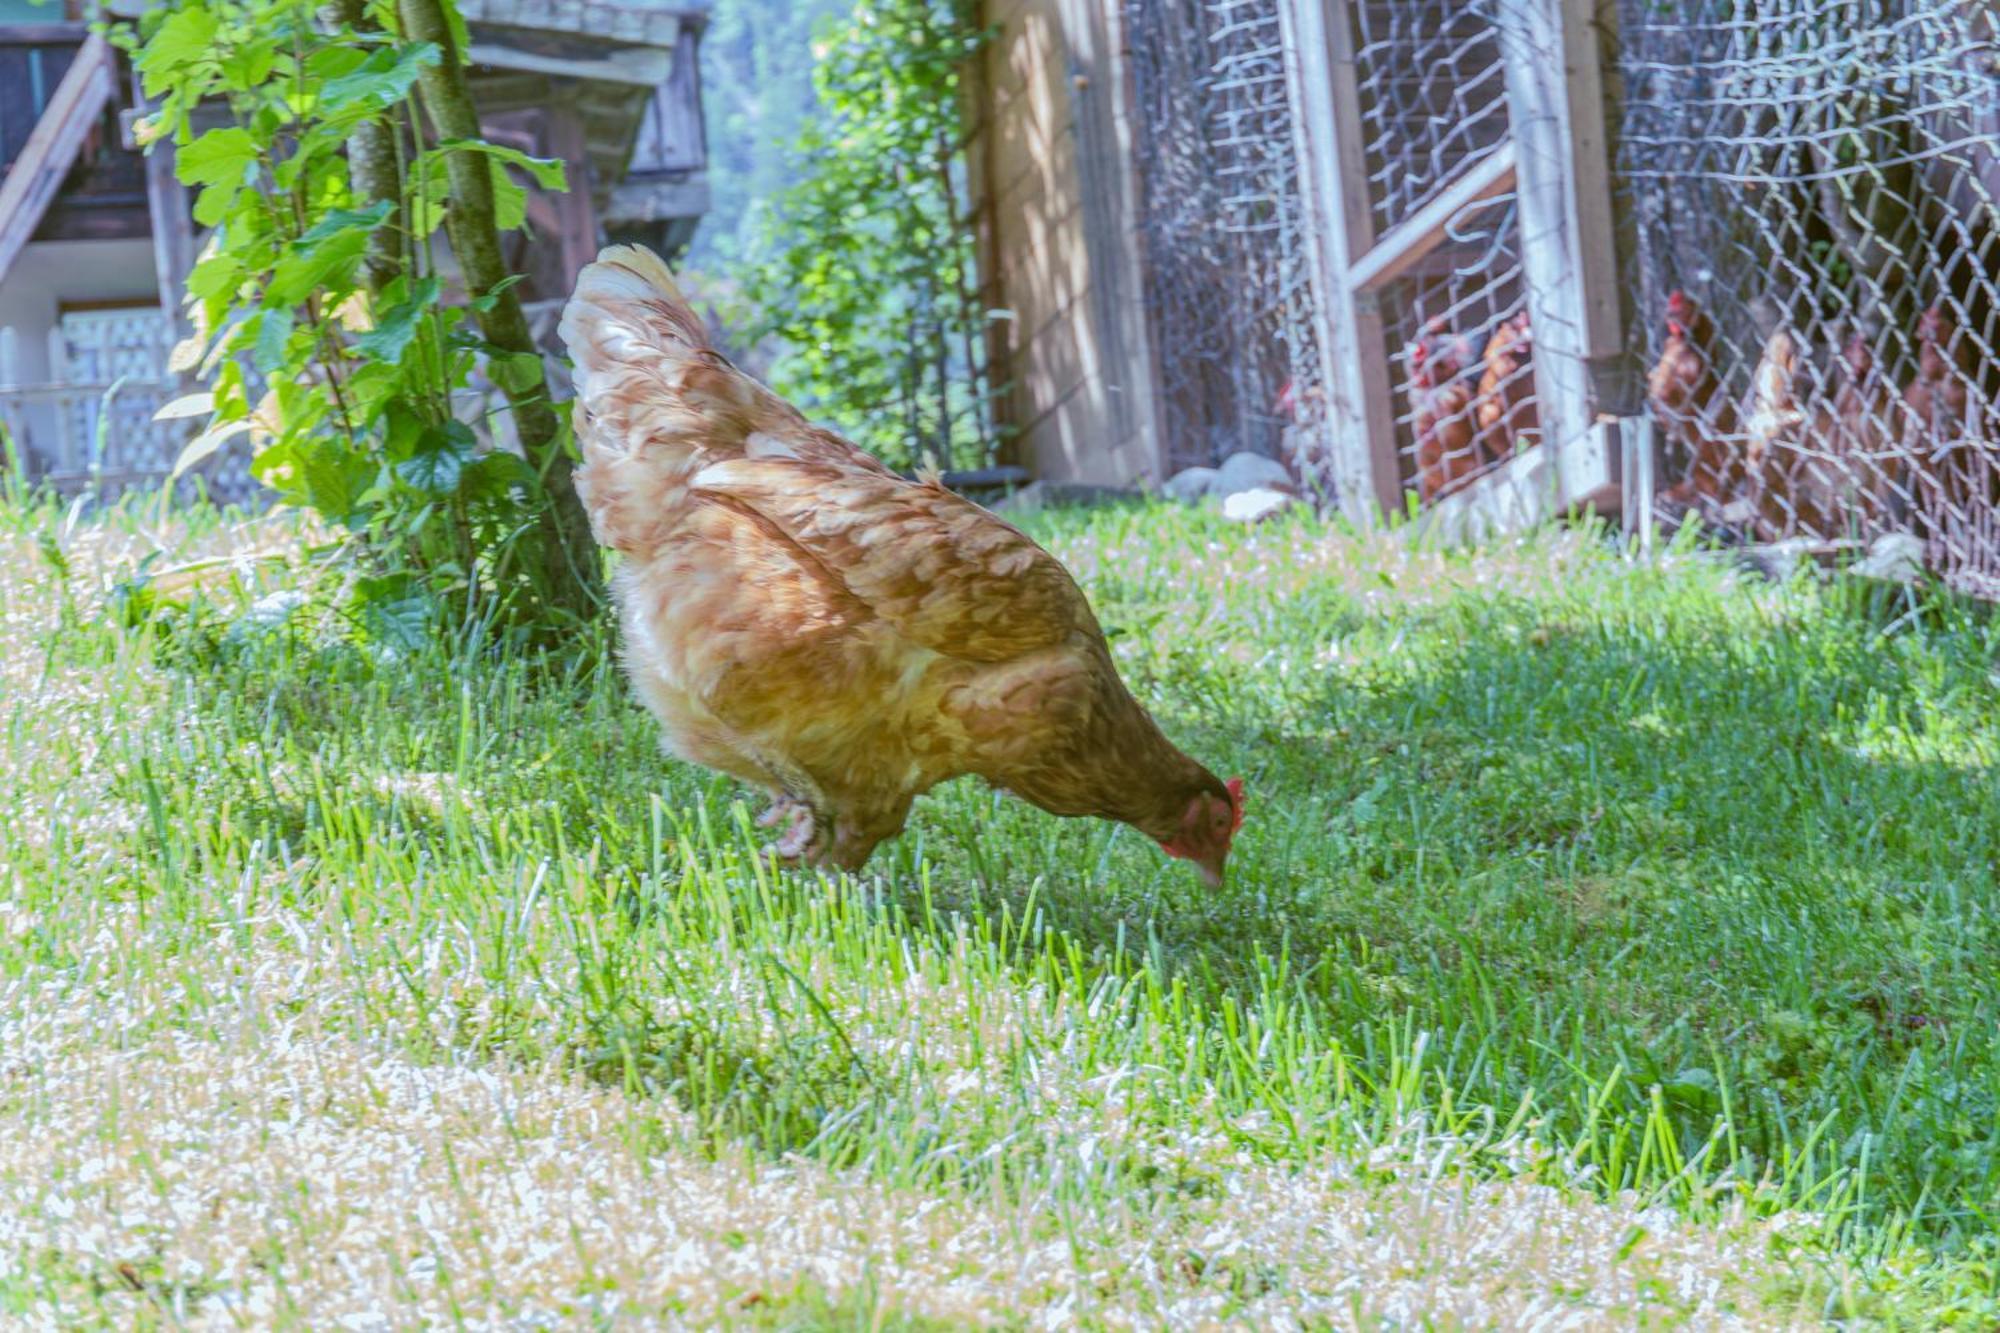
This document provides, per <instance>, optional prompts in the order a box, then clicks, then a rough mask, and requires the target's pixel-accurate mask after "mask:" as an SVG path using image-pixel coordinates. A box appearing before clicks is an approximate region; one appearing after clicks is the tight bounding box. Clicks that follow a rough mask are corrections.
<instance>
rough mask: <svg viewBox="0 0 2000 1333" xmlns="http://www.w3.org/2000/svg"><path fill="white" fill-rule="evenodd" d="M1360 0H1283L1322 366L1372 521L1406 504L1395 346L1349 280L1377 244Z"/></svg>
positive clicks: (1336, 443) (1363, 508)
mask: <svg viewBox="0 0 2000 1333" xmlns="http://www.w3.org/2000/svg"><path fill="white" fill-rule="evenodd" d="M1360 2H1361V0H1283V3H1282V4H1280V5H1279V8H1278V12H1279V17H1280V20H1281V28H1282V32H1283V34H1284V43H1285V49H1286V57H1287V58H1286V61H1285V66H1286V76H1287V78H1288V80H1289V82H1290V86H1291V92H1292V100H1293V105H1295V106H1297V107H1299V108H1300V110H1301V112H1302V114H1301V115H1299V116H1298V117H1297V119H1296V123H1297V124H1298V126H1299V135H1300V137H1301V144H1300V153H1299V157H1300V161H1301V164H1302V167H1303V174H1304V176H1305V178H1306V185H1307V191H1306V193H1307V199H1308V203H1309V207H1310V210H1311V213H1312V215H1313V226H1312V229H1311V230H1312V235H1313V239H1314V242H1315V244H1314V247H1313V248H1314V256H1313V258H1314V263H1313V277H1314V287H1315V289H1316V290H1317V293H1318V296H1319V300H1318V302H1317V304H1318V307H1319V314H1320V320H1319V346H1320V370H1321V375H1322V377H1323V378H1324V380H1325V383H1326V399H1327V402H1326V406H1327V422H1326V431H1327V440H1326V447H1327V449H1328V451H1329V453H1330V455H1331V458H1332V463H1333V473H1334V486H1335V488H1336V490H1337V491H1338V494H1339V501H1340V507H1341V510H1342V511H1343V512H1344V513H1345V514H1346V515H1347V517H1348V518H1349V520H1350V521H1352V522H1354V523H1357V524H1361V525H1363V526H1370V525H1373V524H1375V523H1378V522H1380V521H1381V520H1382V518H1383V517H1384V516H1385V515H1389V514H1394V513H1396V512H1398V511H1399V510H1400V509H1401V508H1402V502H1403V483H1402V469H1401V462H1400V460H1399V459H1398V457H1397V451H1396V407H1395V396H1394V389H1393V386H1392V382H1391V379H1390V375H1389V348H1388V343H1387V335H1386V333H1385V332H1384V329H1383V323H1382V316H1381V312H1380V309H1379V308H1378V306H1377V304H1376V298H1375V294H1374V292H1372V291H1363V290H1359V289H1357V288H1356V287H1354V286H1353V284H1352V283H1351V282H1350V280H1349V275H1350V274H1352V273H1353V271H1354V269H1355V266H1356V265H1357V264H1359V263H1361V262H1362V261H1363V260H1364V259H1365V258H1366V257H1367V256H1368V253H1369V252H1370V251H1371V250H1372V249H1373V248H1374V246H1375V224H1374V218H1373V215H1372V213H1371V212H1370V208H1369V197H1368V163H1367V153H1366V145H1365V144H1364V143H1363V140H1362V137H1361V134H1362V120H1361V88H1360V83H1359V80H1358V78H1357V73H1356V69H1355V59H1354V32H1353V15H1352V8H1353V6H1354V5H1355V4H1356V3H1360Z"/></svg>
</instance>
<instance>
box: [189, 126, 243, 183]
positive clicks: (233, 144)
mask: <svg viewBox="0 0 2000 1333" xmlns="http://www.w3.org/2000/svg"><path fill="white" fill-rule="evenodd" d="M261 151H262V150H261V149H260V148H259V147H258V144H257V141H256V140H255V139H253V138H251V137H250V131H248V130H246V129H243V128H241V127H239V126H235V125H229V126H224V127H223V128H221V129H213V130H210V131H209V132H208V133H206V134H204V135H202V136H201V137H200V138H199V139H196V140H195V141H194V142H193V143H191V144H189V145H188V146H187V147H185V148H183V149H181V150H180V153H179V154H178V155H177V156H176V157H175V159H174V174H175V175H176V176H179V177H180V178H181V183H182V184H184V185H227V186H241V185H242V184H243V183H244V181H245V179H246V177H247V176H248V175H249V173H250V169H251V168H252V167H254V166H256V164H257V159H258V156H259V154H260V152H261Z"/></svg>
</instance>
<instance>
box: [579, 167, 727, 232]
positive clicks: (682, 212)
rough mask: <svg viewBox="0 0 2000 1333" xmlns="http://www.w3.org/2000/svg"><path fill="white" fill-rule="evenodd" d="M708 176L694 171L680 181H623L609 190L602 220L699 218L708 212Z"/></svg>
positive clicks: (614, 221)
mask: <svg viewBox="0 0 2000 1333" xmlns="http://www.w3.org/2000/svg"><path fill="white" fill-rule="evenodd" d="M708 203H709V191H708V178H707V177H706V176H703V175H700V174H697V175H695V176H693V177H692V178H687V179H681V180H660V179H656V180H629V179H628V180H626V181H625V182H623V183H622V184H620V185H618V186H617V187H615V188H614V189H613V190H612V191H611V206H610V207H609V208H607V209H606V210H605V212H604V220H605V221H606V222H610V223H619V222H663V221H665V220H666V219H668V218H687V217H700V216H701V215H702V214H704V213H706V212H708Z"/></svg>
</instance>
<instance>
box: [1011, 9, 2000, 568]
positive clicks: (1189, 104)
mask: <svg viewBox="0 0 2000 1333" xmlns="http://www.w3.org/2000/svg"><path fill="white" fill-rule="evenodd" d="M996 13H998V14H999V15H1000V17H1001V23H1000V28H999V31H1000V36H999V39H998V42H997V43H996V49H995V52H994V54H993V56H992V57H991V58H990V59H989V81H990V82H993V83H994V84H995V85H996V86H995V88H994V89H993V90H992V91H990V92H989V93H988V95H987V101H986V107H987V109H988V111H989V113H990V114H989V115H988V116H986V117H985V123H984V126H983V128H984V129H986V130H987V131H988V134H989V137H990V139H991V140H992V141H993V142H995V143H997V144H999V145H1001V146H1002V147H1003V148H1004V147H1005V146H1006V145H1008V144H1012V143H1018V144H1020V145H1022V146H1023V147H1022V148H1021V150H1020V151H1022V152H1024V153H1026V154H1027V155H1028V156H1030V157H1031V158H1035V160H1036V161H1037V162H1038V163H1039V165H1040V166H1041V167H1042V168H1043V170H1041V171H1040V173H1039V174H1038V175H1031V177H1030V179H1031V186H1030V188H1029V189H1027V190H1026V191H1024V192H1023V193H1024V194H1025V195H1026V198H1025V201H1024V204H1022V205H1017V204H1016V203H1015V201H1013V200H1011V199H1009V198H1006V197H1005V196H1004V195H997V196H992V197H993V198H995V199H997V201H998V205H999V208H998V211H999V213H1000V214H1001V215H1003V216H1004V218H1005V219H1009V220H1011V219H1019V218H1024V217H1025V218H1026V219H1027V220H1026V222H1025V223H1020V224H1014V223H1011V222H1009V221H1003V222H1001V223H1000V224H999V225H998V226H997V227H996V229H995V230H996V235H997V238H998V241H999V244H998V246H997V249H996V253H995V255H994V262H993V264H992V266H991V271H992V272H993V273H994V274H996V275H997V282H996V284H995V286H996V290H995V297H996V303H997V304H1001V305H1007V306H1010V307H1021V306H1026V307H1027V308H1028V312H1029V318H1027V319H1026V320H1017V322H1016V323H1015V324H1014V325H1013V326H1012V327H1011V328H1010V329H1009V331H1008V334H1007V337H1008V338H1009V339H1010V346H1008V347H1007V348H1006V349H1004V350H1005V352H1006V354H1007V356H1008V357H1010V358H1011V361H1003V364H1004V365H1006V366H1007V367H1008V369H1009V370H1010V371H1011V373H1012V376H1013V379H1014V383H1015V386H1016V389H1015V393H1016V398H1017V400H1018V399H1023V398H1025V401H1023V402H1017V404H1016V409H1017V410H1015V411H1014V412H1013V413H1012V420H1011V424H1012V425H1013V426H1014V428H1015V429H1016V430H1017V431H1018V432H1019V433H1020V434H1021V436H1022V437H1023V438H1024V439H1025V440H1026V442H1027V446H1028V447H1027V450H1026V452H1027V454H1028V455H1029V457H1028V458H1026V459H1025V460H1024V461H1027V462H1028V463H1029V464H1030V465H1031V466H1034V467H1036V468H1037V470H1039V471H1041V472H1042V473H1043V474H1044V475H1059V476H1060V475H1085V474H1087V475H1090V476H1091V478H1092V479H1102V478H1104V477H1105V475H1106V474H1107V473H1110V474H1113V475H1112V479H1116V480H1124V481H1127V482H1130V481H1141V482H1144V481H1148V480H1150V481H1159V480H1162V479H1164V478H1165V477H1167V476H1170V475H1171V474H1172V473H1173V472H1175V471H1177V470H1178V469H1180V468H1183V467H1186V466H1189V465H1195V464H1212V463H1214V462H1216V461H1217V460H1218V459H1219V458H1221V457H1223V456H1225V455H1227V454H1229V453H1231V452H1234V451H1238V450H1250V451H1253V452H1257V453H1262V454H1267V455H1270V456H1272V457H1275V458H1278V459H1281V460H1283V461H1284V462H1285V463H1286V465H1287V466H1288V467H1289V468H1290V470H1291V472H1292V474H1293V476H1294V478H1295V480H1296V481H1297V483H1298V485H1299V489H1300V490H1301V491H1303V492H1306V493H1318V494H1320V495H1323V496H1325V497H1328V498H1330V499H1332V500H1333V501H1334V502H1335V503H1337V504H1339V505H1340V507H1342V508H1343V509H1345V510H1346V511H1347V512H1348V513H1349V514H1350V515H1352V516H1354V517H1356V518H1359V519H1373V518H1375V517H1378V516H1380V515H1381V514H1383V513H1384V512H1391V513H1404V512H1407V511H1409V510H1412V509H1415V510H1418V511H1421V514H1422V515H1423V518H1424V521H1426V522H1427V523H1429V524H1430V525H1432V527H1433V528H1434V529H1436V530H1438V531H1440V532H1441V533H1444V534H1446V535H1449V536H1465V537H1470V536H1477V535H1479V534H1481V533H1486V532H1493V531H1498V530H1504V529H1507V528H1511V527H1517V526H1520V525H1522V524H1526V523H1530V522H1533V521H1536V520H1538V519H1541V518H1545V517H1548V516H1550V515H1552V514H1555V513H1558V512H1562V511H1564V510H1567V509H1574V508H1580V507H1586V506H1594V507H1596V508H1598V509H1599V510H1600V511H1605V512H1614V511H1616V512H1622V513H1623V514H1624V515H1625V516H1626V518H1627V519H1628V521H1631V522H1633V523H1635V524H1636V523H1638V522H1639V521H1640V520H1644V519H1657V520H1660V521H1663V522H1666V523H1682V522H1686V521H1689V520H1692V519H1698V520H1700V521H1701V522H1702V523H1704V524H1705V525H1706V526H1707V527H1709V528H1710V529H1712V530H1714V531H1716V532H1718V533H1720V534H1723V535H1724V536H1726V537H1729V538H1733V539H1736V540H1741V541H1745V542H1759V543H1763V542H1795V543H1798V544H1800V545H1802V546H1807V547H1812V548H1816V549H1820V550H1829V551H1830V550H1838V549H1842V548H1854V549H1861V548H1863V547H1868V546H1873V545H1875V544H1877V543H1879V542H1880V541H1881V540H1882V539H1883V538H1885V537H1897V538H1899V539H1900V540H1902V541H1903V542H1905V543H1906V544H1907V549H1909V550H1911V551H1912V552H1914V551H1917V550H1918V549H1919V547H1920V549H1921V553H1922V557H1923V559H1924V561H1925V562H1926V563H1927V564H1928V565H1929V566H1930V567H1931V568H1932V569H1934V570H1935V571H1937V572H1938V573H1940V574H1941V575H1943V576H1945V577H1946V578H1947V579H1949V580H1950V581H1951V582H1953V583H1954V584H1955V585H1957V586H1961V587H1964V588H1966V589H1968V590H1973V591H1979V592H1982V593H1984V594H1987V595H1991V594H1994V593H2000V523H1996V519H1995V512H1996V501H2000V455H1997V454H1996V450H2000V401H1996V400H2000V351H1996V348H2000V206H1996V198H2000V37H1996V25H2000V11H1996V8H1995V7H1994V6H1993V5H1992V4H1991V3H1990V0H1688V3H1685V4H1678V5H1673V6H1660V5H1657V4H1653V3H1650V0H1124V2H1123V3H1118V4H1110V3H1108V2H1107V3H1106V4H1105V5H1104V6H1102V7H1101V8H1100V7H1094V6H1092V5H1090V4H1086V3H1081V0H1069V2H1068V3H1058V2H1057V0H1042V2H1041V3H1036V0H1019V2H1018V3H1015V4H1011V5H1006V6H996ZM1051 34H1054V35H1053V36H1052V35H1051ZM1028 48H1035V49H1034V50H1030V51H1029V58H1024V56H1023V52H1024V50H1027V49H1028ZM1014 120H1020V121H1024V122H1026V126H1025V128H1021V129H1015V128H1014V127H1013V125H1012V123H1011V122H1012V121H1014ZM1037 155H1039V156H1037ZM991 156H992V155H991V154H989V157H991ZM1000 156H1003V157H1004V156H1005V154H1004V152H1003V153H1002V154H1000ZM1079 164H1082V167H1087V168H1088V169H1089V170H1088V174H1087V175H1086V173H1085V172H1084V170H1083V169H1082V167H1080V165H1079ZM995 174H996V175H1006V176H1009V177H1010V178H1014V177H1016V176H1017V175H1018V173H1008V172H1005V171H1001V172H997V173H995ZM1048 196H1053V197H1054V202H1048V198H1047V197H1048ZM1077 219H1080V221H1077ZM1010 225H1020V226H1022V227H1024V228H1025V232H1026V234H1028V235H1030V236H1033V237H1043V238H1046V237H1049V236H1059V235H1060V234H1061V228H1062V227H1063V226H1071V227H1073V228H1075V229H1076V231H1077V232H1079V233H1080V234H1081V236H1082V237H1083V239H1084V241H1085V242H1088V243H1084V244H1080V245H1079V246H1078V249H1080V250H1081V252H1082V253H1081V254H1080V255H1077V254H1067V255H1065V256H1064V258H1063V259H1062V260H1061V261H1060V262H1057V261H1054V260H1043V259H1041V258H1039V257H1038V255H1037V253H1036V252H1035V251H1033V249H1032V248H1024V247H1023V246H1018V245H1009V244H1008V242H1009V240H1010V233H1009V226H1010ZM1097 231H1102V232H1104V233H1106V235H1105V237H1104V238H1103V239H1096V238H1094V236H1093V233H1094V232H1097ZM1052 273H1053V274H1054V275H1055V278H1054V280H1053V281H1049V280H1048V279H1049V277H1050V275H1051V274H1052ZM1044 289H1047V290H1046V293H1045V290H1044ZM1021 293H1026V295H1027V297H1028V299H1027V300H1026V301H1025V302H1022V301H1017V300H1016V299H1015V298H1016V296H1017V295H1019V294H1021ZM1113 293H1122V295H1123V298H1124V299H1125V300H1127V301H1128V302H1129V303H1130V304H1131V305H1132V307H1133V308H1134V309H1136V311H1137V312H1138V318H1136V319H1134V320H1131V321H1130V322H1129V323H1127V324H1125V325H1120V326H1118V327H1117V328H1116V329H1115V334H1116V336H1115V337H1109V338H1107V337H1105V336H1104V335H1105V333H1106V332H1107V331H1111V330H1112V318H1113V315H1114V314H1115V312H1114V311H1112V310H1110V309H1109V308H1108V307H1107V304H1106V302H1107V300H1108V299H1109V295H1110V294H1113ZM1018 313H1019V310H1018V309H1017V314H1018ZM1050 337H1052V338H1054V340H1055V341H1056V343H1057V346H1056V349H1055V350H1054V351H1053V352H1051V351H1050V350H1049V349H1047V348H1044V347H1042V346H1041V345H1040V344H1041V342H1042V341H1043V339H1044V338H1050ZM1107 349H1110V350H1111V351H1113V352H1115V355H1107V354H1106V352H1107ZM1093 391H1094V392H1095V393H1096V396H1097V398H1098V400H1099V401H1104V402H1114V401H1116V402H1119V403H1120V404H1121V407H1120V410H1122V411H1123V412H1124V413H1125V414H1126V416H1127V417H1129V418H1130V419H1131V420H1133V421H1137V422H1144V423H1150V433H1149V435H1148V437H1147V439H1148V443H1147V444H1146V446H1145V447H1142V448H1134V447H1131V446H1129V445H1124V444H1121V445H1120V446H1119V450H1120V452H1117V453H1115V454H1114V453H1113V452H1112V451H1110V450H1106V451H1102V452H1100V453H1098V454H1096V455H1093V456H1089V457H1086V458H1085V459H1083V460H1082V461H1081V462H1080V463H1079V462H1077V461H1076V460H1075V459H1074V450H1075V443H1074V438H1075V437H1077V436H1079V434H1080V435H1081V436H1082V438H1084V439H1086V440H1087V439H1089V438H1091V436H1090V434H1089V432H1088V430H1084V431H1082V432H1079V431H1078V430H1077V429H1076V428H1075V426H1074V425H1073V424H1068V425H1065V426H1064V430H1063V435H1064V438H1063V439H1062V440H1061V441H1060V442H1058V444H1057V445H1056V447H1049V446H1048V445H1046V444H1045V443H1044V442H1043V439H1042V436H1041V434H1040V432H1042V431H1044V430H1045V429H1046V428H1047V427H1048V426H1049V424H1050V423H1052V422H1053V423H1063V422H1065V421H1066V418H1067V417H1074V416H1075V415H1076V414H1077V413H1078V411H1079V409H1078V408H1077V407H1076V404H1077V403H1078V402H1088V401H1090V399H1091V395H1092V393H1093ZM1095 420H1096V419H1095V418H1089V417H1088V416H1087V415H1086V417H1085V419H1084V424H1085V426H1088V425H1090V424H1092V423H1093V422H1094V421H1095ZM1107 460H1110V461H1107ZM1066 469H1067V471H1066Z"/></svg>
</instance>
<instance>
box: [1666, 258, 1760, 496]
mask: <svg viewBox="0 0 2000 1333" xmlns="http://www.w3.org/2000/svg"><path fill="white" fill-rule="evenodd" d="M1719 384H1720V381H1719V380H1718V379H1717V378H1716V374H1715V322H1714V321H1713V320H1711V319H1710V318H1709V317H1708V312H1707V311H1706V310H1703V309H1702V308H1701V306H1700V305H1699V304H1697V303H1696V301H1695V300H1694V298H1693V297H1691V296H1689V295H1688V294H1687V293H1686V292H1681V291H1676V292H1674V293H1673V294H1672V295H1670V296H1668V297H1667V341H1666V345H1665V346H1664V347H1662V348H1661V349H1660V359H1659V361H1657V362H1656V363H1654V366H1653V372H1652V374H1650V375H1648V376H1647V377H1646V393H1647V397H1648V398H1649V399H1650V400H1651V402H1652V404H1653V415H1654V417H1655V419H1657V420H1658V422H1659V424H1660V431H1661V433H1662V435H1664V436H1665V440H1666V442H1667V443H1669V444H1672V445H1676V446H1678V448H1676V449H1675V450H1673V451H1672V454H1671V456H1677V457H1684V458H1686V459H1687V460H1688V472H1687V475H1686V476H1685V477H1683V478H1682V479H1681V480H1680V481H1679V482H1677V483H1676V484H1674V485H1673V486H1670V487H1668V488H1667V489H1666V490H1665V491H1663V492H1661V494H1660V499H1661V500H1662V501H1664V502H1665V503H1667V504H1672V505H1691V504H1694V503H1696V502H1697V501H1698V500H1708V501H1711V502H1717V503H1719V502H1722V501H1723V500H1725V499H1726V498H1727V497H1728V496H1729V495H1730V494H1732V493H1733V492H1735V491H1736V490H1738V489H1739V488H1740V487H1741V486H1742V484H1743V476H1744V472H1743V457H1742V453H1741V451H1740V450H1739V449H1738V447H1737V444H1736V438H1735V437H1736V432H1737V420H1736V404H1735V403H1733V402H1731V401H1730V399H1729V395H1728V394H1718V393H1717V392H1716V389H1717V388H1718V387H1719Z"/></svg>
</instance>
